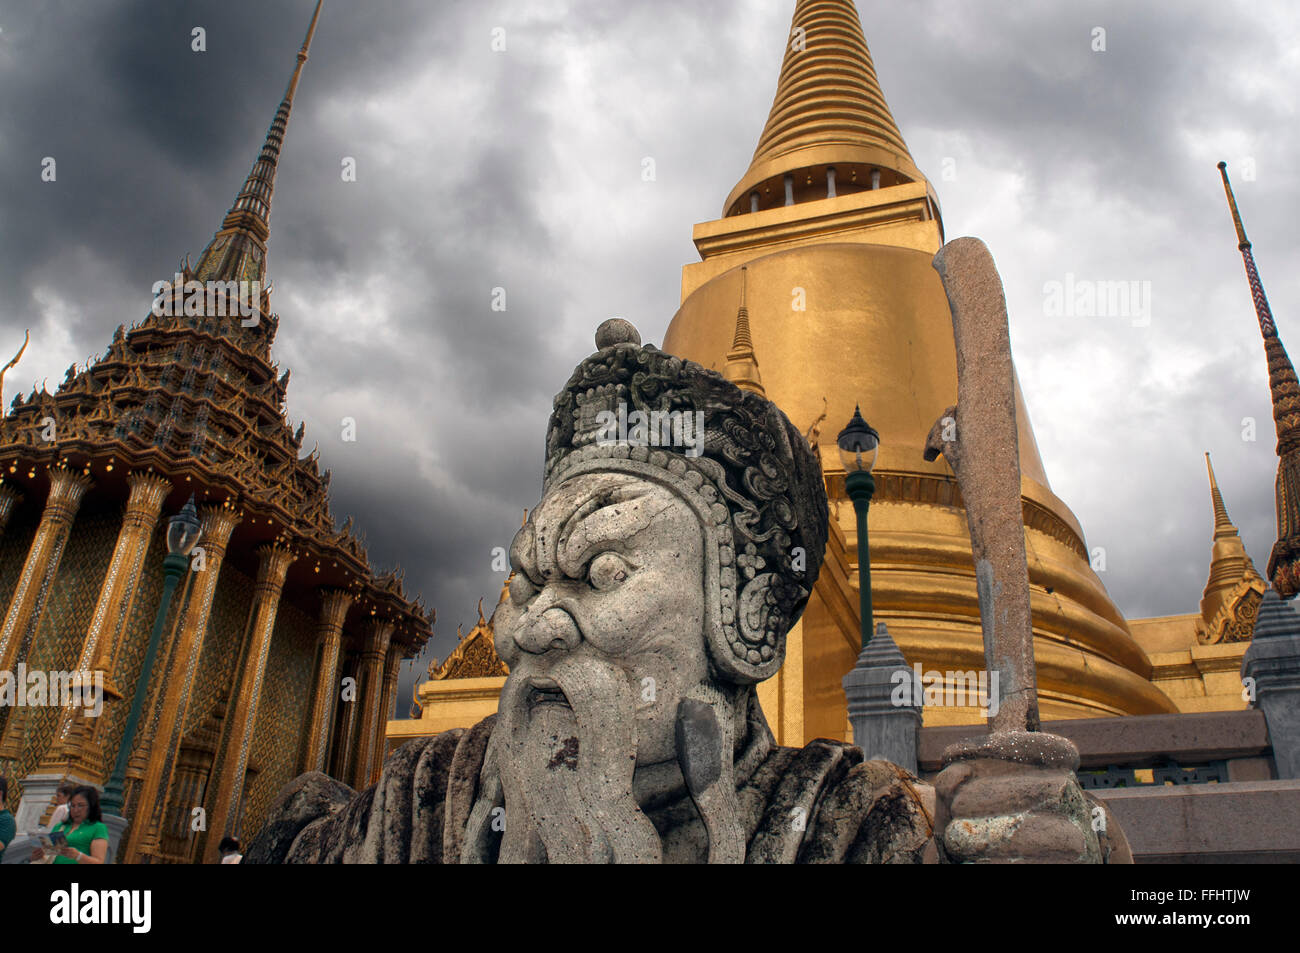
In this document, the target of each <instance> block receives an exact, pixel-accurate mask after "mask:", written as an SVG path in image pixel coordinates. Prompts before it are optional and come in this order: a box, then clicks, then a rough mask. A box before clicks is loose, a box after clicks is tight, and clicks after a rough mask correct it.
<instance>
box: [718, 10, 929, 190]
mask: <svg viewBox="0 0 1300 953" xmlns="http://www.w3.org/2000/svg"><path fill="white" fill-rule="evenodd" d="M828 168H829V169H834V170H835V171H834V173H833V178H832V179H831V181H832V182H838V185H837V186H832V187H831V188H829V189H827V188H826V185H825V183H826V180H827V169H828ZM873 170H875V171H878V172H879V173H880V177H879V182H878V183H877V184H874V185H873V183H872V182H871V177H872V172H873ZM794 173H803V175H802V177H801V176H799V175H795V180H796V181H795V182H794V183H793V185H794V188H795V189H798V190H802V189H803V188H805V187H807V186H809V185H811V186H812V187H813V188H814V189H821V190H825V191H821V192H820V193H819V195H818V197H829V195H833V194H838V193H843V192H853V191H861V190H864V189H868V188H873V187H877V186H879V187H885V186H890V185H898V184H900V183H902V182H921V181H924V180H925V176H923V175H922V174H921V172H920V170H918V169H917V167H916V164H915V163H914V162H913V161H912V156H911V154H910V153H909V152H908V150H907V144H906V143H905V142H904V141H903V136H902V134H901V133H900V132H899V131H898V124H897V123H895V122H894V117H893V115H892V114H891V113H890V111H889V105H888V104H887V103H886V102H885V97H884V94H883V93H882V92H881V91H880V81H879V80H878V79H877V78H876V68H875V66H874V64H873V63H872V61H871V52H870V51H869V50H868V49H867V41H866V38H865V37H864V36H863V34H862V23H861V21H860V20H859V19H858V11H857V8H856V7H855V6H854V4H853V0H798V3H797V4H796V6H795V11H794V19H793V21H792V23H791V28H790V36H789V37H788V40H787V44H786V50H785V59H784V60H783V61H782V63H781V77H780V79H779V80H778V82H777V87H776V97H775V99H774V100H773V102H772V112H771V113H770V114H769V115H768V118H767V125H766V126H765V127H764V128H763V134H762V135H761V136H760V137H759V140H758V147H757V148H756V149H755V150H754V158H753V161H751V162H750V165H749V171H747V172H746V173H745V175H744V177H743V178H742V179H741V180H740V183H739V184H738V185H737V186H736V187H735V188H734V189H733V190H732V192H731V195H730V196H728V197H727V203H726V206H725V208H724V210H723V215H724V216H726V215H731V214H735V213H737V212H745V211H749V210H750V208H751V206H750V204H749V199H748V196H749V195H750V193H751V192H759V193H760V199H759V201H760V204H761V207H763V208H770V207H772V206H774V205H778V206H779V205H781V204H783V198H784V189H785V187H784V184H783V183H782V179H783V178H784V176H785V175H786V174H794ZM808 180H811V182H810V181H808ZM836 189H838V193H837V192H836Z"/></svg>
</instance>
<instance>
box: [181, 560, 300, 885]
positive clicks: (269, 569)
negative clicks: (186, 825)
mask: <svg viewBox="0 0 1300 953" xmlns="http://www.w3.org/2000/svg"><path fill="white" fill-rule="evenodd" d="M257 552H258V556H259V565H258V567H257V585H256V587H255V588H254V589H253V605H252V607H251V608H250V610H249V624H248V642H247V646H246V650H245V653H244V666H243V671H242V672H241V673H240V678H239V682H238V683H237V684H238V685H239V690H238V694H237V695H236V697H235V698H234V699H233V707H232V710H231V713H230V718H229V723H228V724H227V725H226V730H225V738H224V741H223V744H222V747H223V750H224V756H223V758H222V760H221V777H220V778H219V779H217V782H216V784H217V794H216V798H215V800H214V801H213V807H212V813H211V814H210V815H209V817H208V838H207V842H206V845H205V847H204V854H205V856H206V859H207V860H209V861H215V860H216V859H217V845H218V844H219V843H221V838H223V837H227V836H230V837H234V836H237V835H238V823H239V815H240V813H241V812H240V810H239V804H238V798H240V796H241V795H242V794H243V791H244V775H245V772H246V771H247V769H248V755H249V749H250V748H251V747H252V745H253V727H254V726H255V725H256V723H257V707H258V704H259V702H260V701H261V697H262V682H263V680H264V679H265V677H266V659H267V655H268V654H269V653H270V651H271V633H272V631H273V630H274V629H275V616H276V613H277V612H278V611H279V608H280V593H281V591H282V590H283V589H284V579H285V576H286V575H287V574H288V572H289V566H290V565H291V564H292V563H293V561H294V560H295V559H296V558H297V555H296V554H295V553H293V552H292V551H290V550H288V549H285V548H284V547H283V546H281V545H279V544H278V543H266V544H263V545H262V546H259V547H258V550H257Z"/></svg>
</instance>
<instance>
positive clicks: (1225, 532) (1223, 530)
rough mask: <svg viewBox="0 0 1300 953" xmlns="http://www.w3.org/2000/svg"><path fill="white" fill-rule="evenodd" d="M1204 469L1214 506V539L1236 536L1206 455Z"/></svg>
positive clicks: (1212, 467) (1208, 457)
mask: <svg viewBox="0 0 1300 953" xmlns="http://www.w3.org/2000/svg"><path fill="white" fill-rule="evenodd" d="M1205 468H1206V469H1207V470H1208V471H1209V473H1210V501H1211V503H1212V504H1213V505H1214V538H1215V539H1221V538H1223V537H1225V536H1236V535H1237V527H1235V526H1233V525H1232V520H1230V519H1228V508H1227V507H1226V506H1224V505H1223V494H1222V493H1220V492H1219V483H1218V481H1217V480H1215V479H1214V464H1213V463H1211V462H1210V455H1209V454H1208V453H1207V454H1206V455H1205Z"/></svg>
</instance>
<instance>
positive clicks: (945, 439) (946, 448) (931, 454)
mask: <svg viewBox="0 0 1300 953" xmlns="http://www.w3.org/2000/svg"><path fill="white" fill-rule="evenodd" d="M956 421H957V405H956V404H953V405H952V406H951V407H949V408H948V409H947V410H945V411H944V412H943V413H942V414H940V415H939V419H938V420H936V421H935V422H934V426H932V427H931V428H930V432H929V433H928V434H927V435H926V437H925V449H924V451H923V453H922V456H924V457H925V459H926V460H929V461H933V460H936V459H938V457H939V454H943V456H944V457H945V458H946V459H947V460H948V465H949V466H950V467H952V468H953V470H954V471H955V470H956V469H957V465H956V463H954V461H953V458H954V457H956V456H958V454H959V453H960V451H959V450H958V447H959V446H960V445H959V444H958V443H957V441H956V440H955V439H952V438H951V437H950V436H949V435H950V434H953V432H954V431H955V429H956V427H955V424H956Z"/></svg>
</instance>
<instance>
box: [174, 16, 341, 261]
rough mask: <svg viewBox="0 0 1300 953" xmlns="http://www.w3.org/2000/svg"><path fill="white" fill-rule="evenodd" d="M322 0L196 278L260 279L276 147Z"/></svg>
mask: <svg viewBox="0 0 1300 953" xmlns="http://www.w3.org/2000/svg"><path fill="white" fill-rule="evenodd" d="M320 8H321V0H317V3H316V11H315V12H314V13H313V14H312V17H311V24H310V25H309V26H308V27H307V36H306V38H305V39H304V40H303V41H302V47H301V49H299V50H298V58H297V63H296V64H294V68H293V74H292V75H291V76H290V77H289V85H288V87H286V88H285V91H284V98H283V99H281V100H280V106H279V108H278V109H276V111H275V118H274V119H272V120H271V126H270V128H269V129H267V131H266V141H265V142H263V143H262V151H261V152H260V153H258V156H257V160H256V161H255V162H254V163H253V168H252V171H250V172H249V173H248V178H247V179H245V180H244V186H243V188H241V189H240V190H239V194H238V195H236V196H235V204H234V205H232V206H231V207H230V211H229V212H227V213H226V217H225V219H224V220H223V221H222V223H221V228H220V230H218V232H217V234H216V235H215V236H213V238H212V241H211V242H209V243H208V247H207V248H205V249H204V250H203V254H202V255H200V256H199V263H198V265H196V266H195V268H194V277H195V278H197V279H198V280H200V281H207V280H210V279H211V280H218V281H258V282H263V281H264V280H265V278H266V240H267V238H268V237H269V235H270V234H271V193H272V192H273V191H274V189H275V171H276V167H277V165H278V164H279V161H280V148H281V146H282V145H283V144H284V133H285V129H287V128H288V125H289V112H290V110H291V109H292V108H293V98H294V95H295V94H296V93H297V91H298V80H299V78H300V77H301V76H302V67H303V64H304V63H306V62H307V54H308V51H309V50H310V49H311V41H312V36H313V35H314V34H315V33H316V21H317V20H319V19H320Z"/></svg>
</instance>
